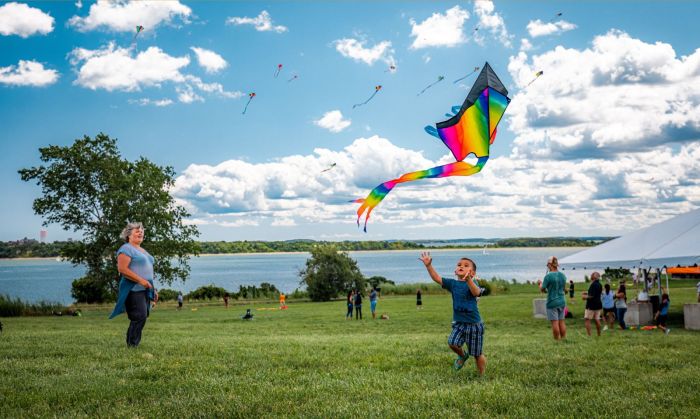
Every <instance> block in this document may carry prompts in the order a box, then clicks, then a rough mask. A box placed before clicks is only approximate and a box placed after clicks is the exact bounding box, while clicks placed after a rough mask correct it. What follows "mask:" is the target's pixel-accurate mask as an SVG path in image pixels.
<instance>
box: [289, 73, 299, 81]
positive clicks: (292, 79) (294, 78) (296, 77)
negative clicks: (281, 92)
mask: <svg viewBox="0 0 700 419" xmlns="http://www.w3.org/2000/svg"><path fill="white" fill-rule="evenodd" d="M298 78H299V76H297V75H296V74H295V75H293V76H292V78H291V79H289V80H287V83H289V82H291V81H294V80H296V79H298Z"/></svg>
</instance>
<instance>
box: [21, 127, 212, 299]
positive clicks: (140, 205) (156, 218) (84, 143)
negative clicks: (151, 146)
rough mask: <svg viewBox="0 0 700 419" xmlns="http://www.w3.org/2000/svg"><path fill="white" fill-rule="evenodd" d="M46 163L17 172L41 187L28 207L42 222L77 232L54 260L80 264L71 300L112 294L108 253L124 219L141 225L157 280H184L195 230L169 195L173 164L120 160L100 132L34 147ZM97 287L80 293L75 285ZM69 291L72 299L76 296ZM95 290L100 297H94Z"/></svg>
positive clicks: (114, 282) (114, 275) (112, 260)
mask: <svg viewBox="0 0 700 419" xmlns="http://www.w3.org/2000/svg"><path fill="white" fill-rule="evenodd" d="M39 152H40V155H41V161H42V162H44V163H45V164H46V165H41V166H37V167H31V168H28V169H22V170H20V171H19V174H20V176H21V177H22V180H24V181H27V182H30V181H35V182H36V183H37V185H39V186H41V189H42V195H43V196H42V197H40V198H37V199H35V200H34V204H33V208H34V212H35V213H36V214H37V215H40V216H42V217H43V219H44V225H48V224H51V223H56V224H60V225H61V227H63V229H65V230H70V231H74V232H77V233H80V234H82V239H81V240H75V241H72V242H70V243H68V244H67V245H66V246H64V247H63V249H62V250H61V256H63V257H64V258H66V259H68V260H69V261H71V262H72V263H74V264H76V265H80V264H83V265H86V266H87V274H86V276H85V278H83V283H82V284H77V285H76V283H75V282H74V287H73V288H74V293H73V294H74V297H76V298H79V299H82V298H85V300H93V301H99V300H102V299H104V298H106V297H108V296H109V295H114V294H115V293H116V290H117V287H118V281H119V274H118V272H117V268H116V266H117V263H116V256H115V252H116V250H117V249H118V248H119V246H121V245H122V244H123V242H122V241H121V240H120V238H119V234H120V232H121V231H122V229H123V228H124V226H125V225H126V223H127V222H130V221H131V222H135V221H140V222H142V223H143V224H144V227H145V229H146V235H145V239H144V242H143V247H144V248H146V249H147V250H148V251H149V253H151V254H152V255H153V256H154V257H155V260H156V262H155V265H154V270H155V273H156V276H157V278H158V280H159V281H161V282H164V283H167V284H171V283H172V282H173V281H174V280H183V281H184V280H185V279H186V278H187V276H188V275H189V272H190V267H189V264H188V258H189V256H190V255H196V254H198V245H197V243H196V242H195V241H194V239H195V238H196V237H197V236H198V235H199V232H198V230H197V227H196V226H194V225H186V224H184V223H183V220H184V219H185V218H186V217H188V216H189V214H188V213H187V211H186V210H185V208H183V207H182V206H179V205H176V203H175V201H174V199H173V197H172V196H170V194H169V190H170V189H171V188H172V186H173V185H174V182H175V178H174V176H175V172H174V170H173V168H172V167H161V166H158V165H156V164H154V163H152V162H151V161H149V160H148V159H146V158H144V157H140V158H139V159H138V160H136V161H133V162H131V161H128V160H126V159H124V158H122V156H121V154H120V153H119V150H118V148H117V142H116V140H115V139H112V138H109V137H108V136H107V135H105V134H99V135H97V136H96V137H95V138H90V137H88V136H85V137H83V138H82V139H77V140H76V141H75V142H74V143H73V144H72V145H71V146H68V147H60V146H55V145H50V146H48V147H43V148H40V149H39ZM86 285H87V286H89V287H97V288H99V289H101V290H98V292H96V296H93V297H88V296H85V293H84V291H85V290H84V289H80V288H81V286H82V287H83V288H84V287H85V286H86ZM76 290H77V291H78V294H77V295H76ZM100 291H101V292H100Z"/></svg>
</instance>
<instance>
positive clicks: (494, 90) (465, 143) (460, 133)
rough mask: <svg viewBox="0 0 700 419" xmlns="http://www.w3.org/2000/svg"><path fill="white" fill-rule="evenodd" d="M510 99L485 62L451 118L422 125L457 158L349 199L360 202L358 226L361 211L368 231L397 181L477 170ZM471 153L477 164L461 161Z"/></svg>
mask: <svg viewBox="0 0 700 419" xmlns="http://www.w3.org/2000/svg"><path fill="white" fill-rule="evenodd" d="M509 103H510V99H509V98H508V90H506V88H505V86H503V83H501V81H500V80H499V79H498V76H496V73H495V72H494V71H493V69H491V66H490V65H489V64H488V63H486V64H484V67H483V69H482V70H481V73H480V74H479V76H478V77H477V78H476V81H475V82H474V85H473V86H472V88H471V90H470V91H469V94H468V95H467V97H466V99H465V100H464V103H462V106H460V107H459V109H454V108H453V109H452V110H453V111H455V110H458V112H457V113H456V114H455V115H454V116H453V117H451V118H450V119H448V120H446V121H443V122H439V123H437V124H436V125H435V126H434V127H433V126H430V127H426V129H425V130H426V132H428V133H429V134H430V135H433V136H435V137H437V138H439V139H440V140H441V141H442V142H443V143H444V144H445V146H447V148H448V149H449V150H450V151H451V152H452V155H453V156H454V158H455V160H456V161H455V162H453V163H448V164H445V165H442V166H437V167H433V168H432V169H426V170H420V171H417V172H411V173H405V174H403V175H402V176H401V177H399V178H396V179H392V180H388V181H386V182H384V183H382V184H380V185H379V186H377V187H376V188H374V189H373V190H372V191H371V192H370V193H369V195H367V197H366V198H364V199H356V200H354V201H352V202H356V203H359V204H361V205H360V207H359V208H358V209H357V225H358V227H359V225H360V218H361V217H362V216H363V215H364V216H365V228H364V230H365V232H367V221H368V220H369V215H370V213H371V212H372V210H373V209H374V207H376V206H377V205H379V203H380V202H382V200H383V199H384V198H385V197H386V196H387V194H388V193H389V192H391V191H392V189H394V187H396V185H398V184H399V183H404V182H411V181H414V180H418V179H432V178H442V177H448V176H470V175H473V174H475V173H478V172H480V171H481V169H482V168H483V167H484V165H485V164H486V161H487V160H488V159H489V147H490V146H491V144H493V142H494V140H495V139H496V127H497V126H498V123H499V122H500V121H501V118H502V117H503V114H504V113H505V111H506V107H508V104H509ZM470 154H474V155H475V156H476V157H477V159H478V160H477V162H476V164H470V163H466V162H465V161H464V159H465V158H466V157H467V156H468V155H470Z"/></svg>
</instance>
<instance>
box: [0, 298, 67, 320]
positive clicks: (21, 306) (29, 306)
mask: <svg viewBox="0 0 700 419" xmlns="http://www.w3.org/2000/svg"><path fill="white" fill-rule="evenodd" d="M65 309H66V307H65V306H63V305H62V304H59V303H52V302H48V301H39V302H38V303H27V302H24V301H22V300H20V299H19V298H14V299H12V298H10V297H9V296H7V295H3V294H0V317H18V316H51V315H52V314H54V313H62V312H63V311H64V310H65Z"/></svg>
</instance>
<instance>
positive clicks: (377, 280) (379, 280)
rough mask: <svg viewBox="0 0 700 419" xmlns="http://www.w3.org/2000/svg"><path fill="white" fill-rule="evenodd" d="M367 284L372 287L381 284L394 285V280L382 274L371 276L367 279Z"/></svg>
mask: <svg viewBox="0 0 700 419" xmlns="http://www.w3.org/2000/svg"><path fill="white" fill-rule="evenodd" d="M367 282H368V283H369V286H370V287H372V288H377V287H381V286H382V284H389V285H396V284H395V283H394V281H391V280H388V279H386V278H384V277H383V276H373V277H370V278H368V279H367Z"/></svg>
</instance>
